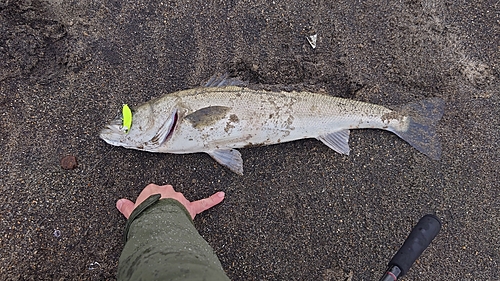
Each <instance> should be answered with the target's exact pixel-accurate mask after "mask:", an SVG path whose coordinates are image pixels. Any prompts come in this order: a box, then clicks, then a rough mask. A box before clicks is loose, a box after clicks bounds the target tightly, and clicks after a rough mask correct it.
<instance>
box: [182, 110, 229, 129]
mask: <svg viewBox="0 0 500 281" xmlns="http://www.w3.org/2000/svg"><path fill="white" fill-rule="evenodd" d="M230 109H231V108H230V107H227V106H209V107H204V108H201V109H198V110H196V111H195V112H193V113H191V114H188V115H186V117H184V118H185V119H187V120H189V122H191V124H192V125H193V127H194V128H203V127H206V126H210V125H213V124H215V123H217V121H219V120H221V119H222V118H224V117H225V116H226V113H227V112H228V111H229V110H230Z"/></svg>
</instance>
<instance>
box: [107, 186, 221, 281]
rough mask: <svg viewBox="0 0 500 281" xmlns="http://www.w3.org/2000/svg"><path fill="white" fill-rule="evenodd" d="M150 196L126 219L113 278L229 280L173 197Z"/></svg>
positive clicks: (135, 280)
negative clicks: (123, 238) (118, 259)
mask: <svg viewBox="0 0 500 281" xmlns="http://www.w3.org/2000/svg"><path fill="white" fill-rule="evenodd" d="M152 197H153V196H151V197H149V198H148V199H147V200H146V201H145V202H144V203H143V204H144V205H143V204H141V205H139V206H138V207H137V208H136V210H137V212H136V210H134V212H133V213H132V215H131V216H130V218H129V221H128V222H127V229H126V233H125V235H126V238H127V242H126V244H125V247H124V248H123V251H122V254H121V256H120V261H119V265H118V274H117V279H118V280H134V281H137V280H207V281H208V280H229V278H228V277H227V275H226V274H225V272H224V270H223V269H222V266H221V264H220V261H219V259H218V258H217V256H216V255H215V253H214V252H213V249H212V248H211V247H210V245H208V243H207V242H206V241H205V240H204V239H203V238H202V237H201V235H200V234H199V233H198V231H197V230H196V229H195V227H194V224H193V221H192V220H191V216H190V215H189V213H188V211H187V210H186V208H185V207H184V206H183V205H182V204H181V203H180V202H178V201H177V200H174V199H161V200H158V199H159V196H158V195H157V197H156V198H152ZM155 199H156V200H155ZM148 200H149V202H147V201H148Z"/></svg>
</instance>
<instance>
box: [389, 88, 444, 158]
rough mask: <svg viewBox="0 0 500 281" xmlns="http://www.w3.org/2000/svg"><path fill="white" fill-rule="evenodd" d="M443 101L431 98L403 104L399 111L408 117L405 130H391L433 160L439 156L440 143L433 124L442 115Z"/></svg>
mask: <svg viewBox="0 0 500 281" xmlns="http://www.w3.org/2000/svg"><path fill="white" fill-rule="evenodd" d="M443 111H444V102H443V100H442V99H440V98H431V99H427V100H422V101H420V102H416V103H411V104H408V105H406V106H404V107H403V108H402V109H401V110H400V112H401V113H402V114H404V115H406V116H408V117H409V122H410V124H409V125H408V129H407V130H406V131H393V132H394V133H395V134H396V135H398V136H399V137H400V138H402V139H403V140H405V141H406V142H408V143H409V144H411V145H412V146H413V147H414V148H416V149H417V150H418V151H420V152H422V153H423V154H425V155H427V156H429V157H430V158H431V159H433V160H439V159H440V158H441V144H440V143H439V139H438V136H437V135H436V131H435V125H436V123H437V122H438V121H439V120H440V119H441V117H442V116H443Z"/></svg>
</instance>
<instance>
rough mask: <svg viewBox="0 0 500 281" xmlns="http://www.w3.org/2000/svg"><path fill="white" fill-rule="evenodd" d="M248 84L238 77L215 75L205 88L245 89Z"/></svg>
mask: <svg viewBox="0 0 500 281" xmlns="http://www.w3.org/2000/svg"><path fill="white" fill-rule="evenodd" d="M247 84H248V83H247V82H245V81H242V80H241V79H239V78H237V77H229V75H228V74H227V72H226V73H224V74H222V75H214V76H212V77H211V78H210V80H208V82H207V83H206V84H205V87H224V86H240V87H245V86H247Z"/></svg>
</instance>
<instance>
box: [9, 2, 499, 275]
mask: <svg viewBox="0 0 500 281" xmlns="http://www.w3.org/2000/svg"><path fill="white" fill-rule="evenodd" d="M304 2H306V1H296V0H290V1H226V0H222V1H208V2H207V1H167V0H164V1H159V0H157V1H151V0H144V1H125V2H123V1H118V0H103V1H83V0H75V1H62V0H46V1H40V0H31V1H30V0H20V1H6V0H3V1H0V114H1V119H0V120H1V122H0V130H1V134H0V148H1V154H0V159H1V160H0V183H1V184H0V186H1V188H2V189H1V196H0V279H1V280H74V279H85V280H104V279H108V280H109V279H111V280H112V279H114V278H115V272H116V266H117V261H118V257H119V255H120V252H121V249H122V246H123V244H122V240H121V238H122V232H123V227H124V225H125V219H124V218H123V217H122V216H121V214H120V213H119V212H118V211H117V210H116V209H115V201H116V200H117V199H119V198H121V197H128V198H131V199H135V197H136V196H137V195H138V193H139V192H140V191H141V190H142V188H143V187H144V186H145V185H146V184H147V183H149V182H155V183H158V184H165V183H170V184H173V185H174V186H175V187H176V188H177V189H178V190H179V191H181V192H183V193H184V194H185V195H186V197H187V198H189V199H199V198H202V197H205V196H208V195H210V194H212V193H214V192H216V191H218V190H223V191H225V192H226V194H227V196H226V200H225V201H224V202H223V204H221V205H219V206H217V207H216V208H214V209H212V210H210V211H208V212H206V213H204V214H202V215H200V216H199V217H197V218H196V225H197V228H198V229H199V230H200V233H201V234H202V235H203V237H205V239H206V240H208V242H209V243H210V244H211V245H212V246H213V248H214V249H215V251H216V252H217V254H218V256H219V257H220V259H221V261H222V264H223V266H224V268H225V270H226V271H227V273H228V275H229V276H230V278H231V279H233V280H346V279H347V278H348V277H349V276H350V274H351V273H352V280H378V278H379V277H380V276H381V274H382V273H383V272H384V270H385V267H386V264H387V262H388V261H389V260H390V259H391V257H392V256H393V254H394V253H395V251H396V250H397V249H398V248H399V247H400V245H401V244H402V243H403V241H404V239H405V238H406V236H407V235H408V233H409V231H410V229H411V228H412V226H413V225H414V224H415V223H416V222H417V221H418V219H419V218H420V217H421V216H423V215H424V214H427V213H433V214H436V215H437V216H438V217H440V218H441V219H442V221H443V228H442V230H441V232H440V234H439V235H438V237H437V238H436V239H435V240H434V242H433V243H432V245H431V246H430V247H429V248H428V249H427V250H426V251H425V252H424V254H423V255H422V256H421V257H420V259H418V260H417V262H416V263H415V264H414V266H413V267H412V269H411V270H410V272H409V274H408V275H407V276H406V277H405V278H404V280H498V279H500V273H499V266H500V265H499V263H500V262H499V260H500V238H499V230H500V198H499V195H500V190H499V187H500V184H499V183H498V181H499V176H498V170H499V167H500V166H499V162H500V161H499V160H500V147H499V136H500V130H499V127H500V121H499V120H500V102H499V88H500V82H499V81H500V80H499V78H500V65H499V63H500V49H499V38H500V22H499V21H500V15H499V9H500V8H499V7H500V6H499V5H500V4H499V3H498V1H495V0H493V1H461V3H460V4H458V3H457V4H456V3H455V2H454V1H433V0H428V1H391V2H385V1H338V2H337V1H336V2H337V3H335V4H333V3H331V2H330V1H307V2H308V3H307V4H305V3H304ZM88 3H92V4H88ZM314 33H317V34H318V41H317V48H316V49H314V50H313V49H312V48H311V46H310V45H309V43H308V42H307V40H306V36H308V35H311V34H314ZM224 72H229V73H230V74H232V75H237V76H240V77H242V78H244V79H246V80H248V81H249V82H250V83H251V84H252V85H254V86H255V87H263V88H266V89H273V90H274V89H275V90H309V91H325V92H327V93H329V94H332V95H336V96H342V97H346V98H351V99H355V100H361V101H367V102H372V103H377V104H381V105H385V106H389V107H390V106H394V105H398V104H406V103H409V102H414V101H418V100H421V99H424V98H428V97H440V98H442V99H443V100H444V101H445V103H446V111H445V114H444V116H443V119H442V120H441V122H440V123H439V125H438V133H439V135H440V139H441V142H442V148H443V156H442V159H441V160H440V161H433V160H430V159H429V158H427V157H426V156H425V155H422V154H421V153H419V152H418V151H417V150H415V149H413V148H412V147H411V146H410V145H408V144H407V143H405V142H404V141H402V140H400V139H399V138H398V137H397V136H395V135H393V134H391V133H388V132H384V131H378V130H360V131H352V132H351V140H350V146H351V149H352V150H351V155H349V156H342V155H339V154H337V153H336V152H334V151H332V150H330V149H329V148H328V147H326V146H324V145H323V144H322V143H321V142H319V141H316V140H303V141H297V142H292V143H287V144H281V145H275V146H268V147H260V148H249V149H241V153H242V155H243V158H244V162H245V175H244V176H238V175H235V174H233V173H231V172H229V171H228V170H227V169H226V168H224V167H222V166H220V165H218V164H217V163H216V162H215V161H213V160H212V159H211V158H210V157H209V156H208V155H205V154H191V155H165V154H163V155H162V154H152V153H146V152H139V151H132V150H126V149H122V148H116V147H111V146H109V145H107V144H105V143H104V142H103V141H102V140H100V139H99V137H98V132H99V130H100V129H101V128H102V126H104V125H105V123H106V122H107V121H109V120H110V119H111V118H113V117H114V116H115V114H116V112H117V111H118V110H119V108H120V106H121V105H122V104H123V103H128V104H130V105H137V104H140V103H142V102H144V101H147V100H149V99H151V98H153V97H158V96H160V95H162V94H164V93H168V92H173V91H177V90H181V89H187V88H191V87H195V86H197V85H199V84H200V83H203V82H204V81H206V80H207V79H208V78H209V77H211V76H212V75H213V74H215V73H224ZM67 155H74V156H76V157H77V160H78V166H77V168H76V169H74V170H64V169H62V168H61V166H60V159H61V158H62V157H64V156H67ZM55 230H57V231H56V233H55V234H57V235H54V231H55ZM56 236H59V237H56Z"/></svg>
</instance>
